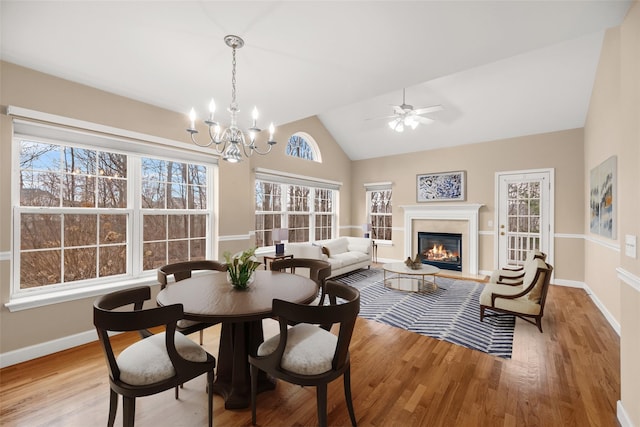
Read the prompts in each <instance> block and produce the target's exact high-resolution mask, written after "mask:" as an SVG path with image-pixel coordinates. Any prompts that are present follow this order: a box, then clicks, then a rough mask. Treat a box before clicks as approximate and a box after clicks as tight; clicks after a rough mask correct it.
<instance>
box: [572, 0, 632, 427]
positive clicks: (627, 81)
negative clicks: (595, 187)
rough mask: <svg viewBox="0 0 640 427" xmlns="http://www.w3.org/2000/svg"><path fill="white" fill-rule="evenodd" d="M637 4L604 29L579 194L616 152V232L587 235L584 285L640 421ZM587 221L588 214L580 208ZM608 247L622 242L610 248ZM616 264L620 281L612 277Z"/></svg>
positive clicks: (626, 400) (626, 403) (627, 405)
mask: <svg viewBox="0 0 640 427" xmlns="http://www.w3.org/2000/svg"><path fill="white" fill-rule="evenodd" d="M638 76H640V3H639V2H637V1H636V2H635V3H634V4H633V5H632V7H631V9H630V11H629V13H628V14H627V17H626V18H625V20H624V22H623V24H622V25H621V26H620V27H618V28H614V29H610V30H608V31H607V33H606V37H605V40H604V43H603V46H602V53H601V55H600V62H599V65H598V71H597V75H596V81H595V84H594V87H593V93H592V96H591V104H590V108H589V113H588V117H587V122H586V124H585V168H584V176H585V190H584V192H585V194H588V177H589V171H590V170H591V169H592V168H594V167H595V166H597V165H598V164H599V163H601V162H602V161H603V160H605V159H607V158H608V157H610V156H614V155H615V156H617V205H616V206H617V209H618V214H617V220H618V228H617V236H616V238H615V239H613V240H609V239H602V238H600V237H598V236H595V235H591V234H590V232H589V226H588V222H585V229H584V233H585V235H587V236H589V239H588V240H587V243H586V250H585V282H586V284H587V285H588V286H589V288H591V290H592V291H593V293H594V295H595V296H596V297H597V298H598V299H599V300H600V301H602V303H603V304H604V305H605V306H606V308H607V309H608V310H609V312H611V313H612V314H613V316H614V317H615V319H616V321H618V322H619V324H620V332H621V333H620V353H621V373H620V374H621V379H622V386H621V404H622V407H623V408H624V411H625V412H626V416H627V417H628V420H627V421H628V422H631V423H632V424H631V425H635V426H640V405H639V404H638V402H640V367H639V366H638V361H639V360H640V332H639V331H640V260H639V258H638V256H636V258H635V259H634V258H631V257H628V256H626V255H625V252H624V236H625V235H634V236H640V220H639V218H640V206H639V200H640V172H639V170H640V149H639V146H640V79H639V77H638ZM584 216H585V221H586V218H587V216H588V212H586V211H585V213H584ZM607 243H608V244H615V245H618V246H620V247H621V250H620V251H617V250H614V249H611V247H610V246H608V245H607ZM616 269H620V271H621V273H623V276H624V277H625V278H626V279H625V280H620V279H619V278H618V275H617V274H616Z"/></svg>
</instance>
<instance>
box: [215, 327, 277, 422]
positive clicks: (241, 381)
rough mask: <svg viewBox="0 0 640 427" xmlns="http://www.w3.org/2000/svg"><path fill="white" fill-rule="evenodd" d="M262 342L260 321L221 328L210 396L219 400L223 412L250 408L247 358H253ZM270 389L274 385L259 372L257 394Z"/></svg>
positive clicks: (249, 379)
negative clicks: (214, 395)
mask: <svg viewBox="0 0 640 427" xmlns="http://www.w3.org/2000/svg"><path fill="white" fill-rule="evenodd" d="M263 341H264V335H263V331H262V321H261V320H256V321H252V322H242V323H230V322H224V323H223V324H222V330H221V332H220V349H219V352H218V361H217V362H218V368H217V371H216V381H215V383H214V384H213V392H214V393H216V394H218V395H220V396H222V397H223V399H224V400H225V404H224V407H225V409H242V408H248V407H249V405H250V404H251V376H250V373H249V360H248V356H249V354H250V353H251V354H255V353H256V351H257V349H258V346H259V345H260V344H262V342H263ZM274 388H275V382H274V381H273V380H271V379H270V378H269V377H267V375H266V374H265V373H264V372H262V371H260V372H259V376H258V393H260V392H262V391H265V390H273V389H274Z"/></svg>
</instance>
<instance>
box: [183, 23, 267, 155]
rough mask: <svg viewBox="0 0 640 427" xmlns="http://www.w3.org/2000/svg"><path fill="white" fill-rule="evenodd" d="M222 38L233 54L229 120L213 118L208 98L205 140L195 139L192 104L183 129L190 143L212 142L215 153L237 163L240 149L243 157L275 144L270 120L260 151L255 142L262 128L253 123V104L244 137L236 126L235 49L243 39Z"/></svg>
mask: <svg viewBox="0 0 640 427" xmlns="http://www.w3.org/2000/svg"><path fill="white" fill-rule="evenodd" d="M224 42H225V43H226V44H227V46H229V47H230V48H231V49H232V58H233V60H232V62H231V64H232V71H231V104H230V105H229V108H228V111H229V114H230V115H231V123H230V124H229V127H227V128H226V129H222V128H221V126H220V124H219V123H218V122H216V121H214V119H213V115H214V113H215V111H216V104H215V102H214V101H213V98H212V99H211V102H210V103H209V118H208V119H207V120H204V123H205V124H206V125H207V127H208V130H209V142H208V143H206V144H200V143H198V142H197V141H196V138H195V134H196V133H198V131H197V130H196V128H195V127H196V111H195V110H194V109H193V108H192V109H191V112H190V113H189V119H190V121H191V126H190V127H189V128H188V129H187V132H189V134H191V141H193V143H194V144H196V145H199V146H200V147H209V146H211V145H212V144H215V147H216V151H217V152H218V153H219V154H222V158H223V159H224V160H226V161H228V162H231V163H237V162H239V161H241V160H242V153H244V155H245V156H246V157H250V156H251V155H253V153H258V154H261V155H265V154H268V153H269V152H270V151H271V148H273V146H274V144H276V141H274V139H273V133H274V131H275V128H274V127H273V123H271V125H270V126H269V140H268V141H267V147H266V148H265V149H264V150H262V151H261V150H259V149H258V147H257V146H256V136H257V135H258V133H259V132H261V131H262V129H260V128H258V127H257V120H258V109H257V108H256V107H253V112H252V114H251V117H252V120H253V121H252V123H253V124H252V125H251V127H250V128H249V129H247V134H248V138H247V137H245V132H243V131H242V130H241V129H240V128H239V127H238V123H237V116H238V113H239V112H240V109H239V108H238V103H237V102H236V50H237V49H240V48H241V47H242V46H244V40H242V39H241V38H240V37H238V36H232V35H229V36H226V37H225V38H224Z"/></svg>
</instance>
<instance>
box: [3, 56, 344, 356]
mask: <svg viewBox="0 0 640 427" xmlns="http://www.w3.org/2000/svg"><path fill="white" fill-rule="evenodd" d="M0 79H1V80H0V87H2V92H1V93H0V106H1V111H2V115H1V116H0V127H1V129H0V253H1V254H3V255H4V257H5V258H8V257H9V256H8V254H9V253H10V250H11V247H10V244H11V243H10V242H11V237H10V233H11V223H10V221H11V200H10V195H11V182H10V181H11V168H12V165H11V157H12V153H11V132H12V127H11V118H10V117H8V116H7V115H6V107H7V106H8V105H13V106H17V107H23V108H28V109H31V110H37V111H41V112H45V113H50V114H56V115H60V116H65V117H69V118H73V119H79V120H85V121H89V122H93V123H99V124H103V125H107V126H112V127H116V128H121V129H126V130H130V131H135V132H141V133H145V134H149V135H153V136H156V137H162V138H167V139H171V140H174V141H176V142H177V143H178V144H183V145H184V148H186V149H190V148H191V147H192V144H191V143H190V142H187V134H186V132H185V131H184V129H185V125H186V124H187V119H186V118H185V117H184V116H183V115H181V114H178V113H175V112H171V111H167V110H163V109H161V108H157V107H154V106H151V105H148V104H144V103H141V102H136V101H133V100H130V99H127V98H123V97H120V96H117V95H114V94H110V93H107V92H103V91H100V90H97V89H94V88H90V87H87V86H83V85H80V84H77V83H74V82H70V81H67V80H63V79H59V78H56V77H52V76H50V75H46V74H42V73H39V72H36V71H33V70H30V69H27V68H22V67H18V66H16V65H14V64H10V63H6V62H0ZM200 131H201V132H200V134H199V135H200V136H202V135H203V134H204V133H205V129H204V128H201V129H200ZM297 131H304V132H306V133H308V134H309V135H311V136H312V137H313V138H314V139H315V141H316V142H317V144H318V145H319V148H320V151H321V153H322V155H323V158H324V163H323V164H320V163H314V162H309V161H305V160H301V159H294V158H291V157H288V156H285V154H284V151H285V147H286V142H287V139H288V137H289V136H290V135H291V134H292V133H293V132H297ZM276 139H277V140H278V141H279V143H278V144H277V145H275V147H274V149H273V151H272V153H270V154H269V155H268V156H264V157H262V156H257V157H256V156H254V157H252V158H251V160H250V161H244V162H242V163H240V164H237V165H232V164H228V163H226V162H222V161H221V162H220V168H219V212H220V217H219V218H217V224H218V232H219V235H220V238H221V241H220V243H219V247H218V248H215V253H217V254H218V258H221V256H222V253H223V252H224V251H225V250H229V251H232V252H235V251H238V250H241V249H246V248H247V247H249V246H251V245H252V244H253V243H254V242H255V239H254V236H253V229H254V215H253V211H254V198H253V195H254V187H253V179H254V173H253V171H254V168H255V167H263V168H268V169H274V170H280V171H285V172H289V173H295V174H300V175H305V176H309V177H315V178H322V179H330V180H333V181H339V182H342V183H343V187H342V189H341V193H340V194H341V200H339V201H338V205H339V207H340V211H339V216H340V219H339V225H343V226H345V227H346V228H345V229H346V230H347V232H348V230H349V229H348V225H349V224H350V222H349V221H350V212H351V206H350V198H351V197H350V193H351V182H350V167H349V165H350V160H349V159H348V157H347V156H346V155H345V153H344V152H343V151H342V149H341V148H340V147H339V146H338V145H337V144H336V142H335V141H334V139H333V138H332V137H331V135H329V133H328V132H327V131H326V130H325V129H324V127H323V126H322V125H321V124H320V122H319V121H318V119H317V118H309V119H306V120H301V121H298V122H295V123H290V124H288V125H286V126H283V127H281V128H279V129H277V131H276ZM183 141H184V142H183ZM327 165H331V167H327ZM341 231H342V230H341ZM346 234H348V233H346ZM9 295H10V261H9V260H8V259H4V260H2V261H0V302H1V304H2V305H1V306H0V354H3V353H7V352H10V351H13V350H18V349H23V348H25V347H28V346H32V345H37V344H41V343H45V342H48V341H52V340H56V339H60V338H65V337H69V336H72V335H75V334H81V333H83V332H86V331H91V330H92V329H93V323H92V304H93V300H94V298H85V299H81V300H76V301H72V302H65V303H60V304H55V305H49V306H45V307H41V308H34V309H28V310H23V311H18V312H9V311H8V310H7V308H6V307H5V306H4V304H5V303H7V302H8V301H9ZM52 319H53V320H55V321H51V320H52Z"/></svg>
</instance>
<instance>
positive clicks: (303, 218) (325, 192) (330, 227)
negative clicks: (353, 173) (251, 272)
mask: <svg viewBox="0 0 640 427" xmlns="http://www.w3.org/2000/svg"><path fill="white" fill-rule="evenodd" d="M278 181H280V182H278ZM338 184H339V183H332V182H329V181H312V180H310V179H305V180H303V179H301V178H296V179H294V178H292V177H291V176H284V175H277V174H275V175H274V174H271V173H264V172H261V171H258V172H257V173H256V185H255V187H256V195H255V197H256V213H255V215H256V230H255V236H256V244H257V245H258V246H259V247H263V246H271V245H272V244H273V238H272V231H273V229H275V228H286V229H287V230H288V231H289V238H288V241H289V242H310V241H315V240H322V239H330V238H332V237H333V236H334V231H335V228H336V208H335V206H336V203H335V200H336V198H337V197H338V191H337V188H338ZM328 187H331V188H328Z"/></svg>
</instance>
